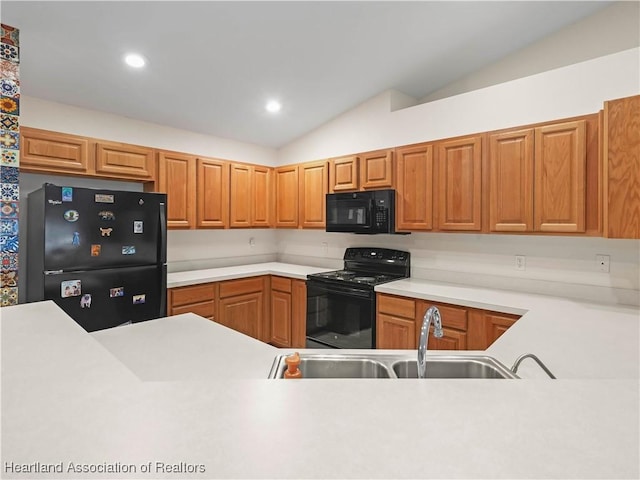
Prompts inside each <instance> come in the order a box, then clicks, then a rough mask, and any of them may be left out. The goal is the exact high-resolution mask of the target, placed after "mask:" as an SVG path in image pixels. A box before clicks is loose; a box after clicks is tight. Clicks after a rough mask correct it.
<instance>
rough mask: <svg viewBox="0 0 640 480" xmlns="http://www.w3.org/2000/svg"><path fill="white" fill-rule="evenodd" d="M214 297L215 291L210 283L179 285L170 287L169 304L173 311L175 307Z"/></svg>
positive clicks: (211, 299)
mask: <svg viewBox="0 0 640 480" xmlns="http://www.w3.org/2000/svg"><path fill="white" fill-rule="evenodd" d="M214 298H215V291H214V288H213V284H212V283H205V284H203V285H196V286H193V287H179V288H172V289H171V305H172V307H174V308H173V311H174V312H175V311H176V309H175V307H178V306H181V305H188V304H190V303H201V302H206V301H208V300H210V301H212V302H213V300H214Z"/></svg>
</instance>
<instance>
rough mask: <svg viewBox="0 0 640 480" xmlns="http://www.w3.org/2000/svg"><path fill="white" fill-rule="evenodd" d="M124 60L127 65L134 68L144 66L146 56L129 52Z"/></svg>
mask: <svg viewBox="0 0 640 480" xmlns="http://www.w3.org/2000/svg"><path fill="white" fill-rule="evenodd" d="M124 61H125V63H126V64H127V65H129V66H130V67H134V68H142V67H144V64H145V63H146V62H145V60H144V57H143V56H142V55H138V54H137V53H129V54H127V55H125V57H124Z"/></svg>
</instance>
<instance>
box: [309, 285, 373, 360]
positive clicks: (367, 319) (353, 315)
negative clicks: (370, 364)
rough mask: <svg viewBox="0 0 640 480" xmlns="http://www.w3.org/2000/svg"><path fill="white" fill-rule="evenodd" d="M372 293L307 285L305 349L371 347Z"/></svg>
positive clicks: (347, 288) (348, 288)
mask: <svg viewBox="0 0 640 480" xmlns="http://www.w3.org/2000/svg"><path fill="white" fill-rule="evenodd" d="M374 314H375V296H374V293H373V291H366V290H360V289H354V288H350V287H346V288H342V287H334V286H327V285H324V284H317V283H315V282H312V281H309V282H307V339H308V340H309V342H308V347H309V348H314V347H317V346H318V345H317V343H320V344H322V345H324V346H327V347H331V348H374V340H375V339H374V334H373V325H374V321H375V319H374Z"/></svg>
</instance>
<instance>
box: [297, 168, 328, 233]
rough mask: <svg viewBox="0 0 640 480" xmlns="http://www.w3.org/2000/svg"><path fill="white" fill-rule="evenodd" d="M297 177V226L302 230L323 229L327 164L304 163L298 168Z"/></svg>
mask: <svg viewBox="0 0 640 480" xmlns="http://www.w3.org/2000/svg"><path fill="white" fill-rule="evenodd" d="M299 175H300V185H299V188H298V195H299V199H300V208H299V209H298V211H299V215H300V217H299V225H300V226H301V227H302V228H324V226H325V223H326V222H325V211H326V208H325V196H326V194H327V185H328V181H329V180H328V166H327V162H313V163H304V164H302V165H300V166H299Z"/></svg>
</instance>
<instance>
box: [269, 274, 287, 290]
mask: <svg viewBox="0 0 640 480" xmlns="http://www.w3.org/2000/svg"><path fill="white" fill-rule="evenodd" d="M271 290H278V291H279V292H287V293H291V279H290V278H283V277H271Z"/></svg>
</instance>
